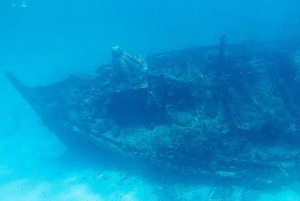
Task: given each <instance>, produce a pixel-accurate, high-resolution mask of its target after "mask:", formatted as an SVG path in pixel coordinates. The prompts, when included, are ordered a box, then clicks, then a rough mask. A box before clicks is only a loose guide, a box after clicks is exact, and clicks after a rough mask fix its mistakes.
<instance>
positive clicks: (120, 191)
mask: <svg viewBox="0 0 300 201" xmlns="http://www.w3.org/2000/svg"><path fill="white" fill-rule="evenodd" d="M299 8H300V1H297V0H260V1H259V0H253V1H242V0H235V1H233V0H223V1H221V0H213V1H202V0H197V1H196V0H191V1H179V0H174V1H156V0H152V1H150V0H143V1H134V0H127V1H121V0H116V1H112V0H102V1H100V0H98V1H96V0H86V1H83V0H75V1H69V0H65V1H58V0H52V1H49V0H39V1H37V0H35V1H34V0H25V1H20V0H7V1H1V2H0V54H1V56H0V68H1V70H2V71H5V70H9V71H12V72H13V73H15V74H16V75H17V77H18V78H20V80H21V81H22V82H23V83H25V84H26V85H28V86H37V85H46V84H50V83H54V82H56V81H59V80H62V79H64V78H66V77H68V76H69V75H70V74H78V73H87V72H91V71H93V70H95V69H96V68H97V67H98V66H99V65H100V64H105V63H109V62H110V59H111V55H110V48H111V47H112V46H114V45H116V44H117V45H119V46H121V47H122V48H123V49H124V50H125V51H126V52H129V53H131V54H136V55H137V54H141V55H147V54H152V53H157V52H163V51H168V50H173V49H180V48H184V47H195V46H202V45H211V44H217V43H218V42H219V38H220V36H221V35H222V33H224V32H226V33H227V38H228V41H227V42H228V43H240V42H243V41H268V40H275V39H289V38H294V37H298V35H299V34H300V12H299ZM0 89H1V90H0V93H1V96H0V97H1V98H0V123H1V124H0V125H1V126H0V156H1V157H0V200H5V201H14V200H22V201H23V200H24V201H27V200H28V201H29V200H30V201H37V200H62V201H73V200H75V201H76V200H78V201H81V200H89V201H94V200H99V201H100V200H101V201H102V200H124V201H125V200H126V201H129V200H130V201H136V200H155V201H156V200H162V198H163V199H164V200H167V199H169V200H172V199H175V198H180V199H179V200H208V197H209V195H210V193H211V192H212V189H213V188H212V187H208V186H205V185H201V184H199V185H198V186H184V184H176V185H172V184H167V185H158V184H153V183H151V182H150V181H148V180H144V179H143V178H140V177H138V176H134V175H128V174H127V173H126V171H124V170H121V169H119V168H118V167H117V166H116V167H113V168H107V167H101V166H98V165H95V164H94V163H93V162H91V161H88V160H85V159H84V158H82V156H76V155H74V154H72V152H71V151H69V150H68V149H67V148H66V147H65V146H64V145H63V144H62V143H61V142H60V141H59V140H58V139H57V138H56V136H55V135H54V134H53V133H52V132H50V131H49V130H47V128H46V127H44V126H43V125H42V124H41V122H40V119H39V117H38V116H37V115H36V114H35V112H34V111H33V110H32V109H31V107H30V106H29V105H28V104H27V103H26V102H25V100H24V99H23V98H22V97H21V96H20V95H19V94H18V93H17V92H16V91H15V89H13V87H12V86H11V85H10V84H9V83H8V81H7V79H6V78H5V77H4V76H3V75H0ZM298 187H300V185H298ZM232 191H233V192H236V194H238V192H239V191H240V189H238V188H233V189H232ZM174 192H176V193H174ZM299 192H300V189H298V188H297V185H295V187H294V188H293V189H284V188H283V189H281V190H279V191H276V192H261V194H262V195H261V196H260V197H259V198H257V197H256V198H255V196H254V195H253V196H252V198H251V199H252V200H258V199H259V200H274V201H275V200H294V201H295V200H300V194H299ZM179 194H180V195H179ZM250 194H251V192H250V193H249V195H250ZM166 195H168V196H166ZM250 197H251V196H250ZM249 199H250V198H249ZM223 200H226V198H223ZM235 200H240V198H239V197H238V196H237V197H236V198H235Z"/></svg>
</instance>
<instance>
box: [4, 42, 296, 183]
mask: <svg viewBox="0 0 300 201" xmlns="http://www.w3.org/2000/svg"><path fill="white" fill-rule="evenodd" d="M224 45H225V44H222V43H221V47H220V46H209V47H200V48H190V49H184V50H179V51H172V52H166V53H161V54H156V55H151V56H148V57H147V58H146V59H141V58H138V57H134V56H131V55H129V54H127V53H124V52H122V51H121V49H120V48H118V47H114V48H113V54H112V55H113V62H112V64H111V65H103V66H100V67H99V69H98V70H96V71H95V72H94V73H90V74H86V75H77V76H71V77H69V78H68V79H65V80H63V81H60V82H58V83H55V84H52V85H49V86H40V87H35V88H28V87H26V86H24V85H22V84H21V83H20V82H19V81H18V80H17V79H16V78H15V77H14V75H13V74H11V73H6V76H7V77H8V79H9V80H10V81H11V83H12V84H13V86H14V87H15V88H16V89H17V90H18V91H19V92H20V94H21V95H22V96H23V97H24V98H25V99H26V100H27V101H28V103H29V104H30V105H31V106H32V107H33V109H34V110H35V111H36V113H37V114H38V115H39V116H40V117H41V119H42V121H43V123H44V125H46V126H47V127H48V128H49V129H50V130H52V131H53V132H55V133H56V135H57V136H58V137H59V138H60V139H61V140H62V141H63V142H64V143H65V144H66V145H68V146H70V147H72V148H73V149H79V150H84V149H89V148H90V147H91V148H92V149H93V154H94V155H98V153H99V155H100V153H102V152H107V153H113V154H115V155H118V156H120V157H123V158H128V159H134V160H135V159H137V160H139V159H141V160H142V161H144V162H145V163H147V164H149V165H153V166H155V167H158V168H161V169H163V170H167V171H172V172H173V171H175V172H177V173H178V174H186V175H191V176H195V177H197V176H200V175H209V176H213V177H217V178H225V179H227V178H229V179H237V180H239V179H243V180H244V179H249V181H250V180H251V182H253V184H255V185H260V186H261V185H266V186H270V185H274V184H276V185H278V181H280V184H281V185H282V183H283V182H284V181H291V180H296V179H299V176H300V174H299V173H298V170H299V158H300V146H299V140H300V137H299V134H300V132H299V129H300V122H299V120H298V119H299V115H300V101H299V100H300V91H299V88H300V42H299V41H296V42H295V41H278V42H267V43H256V44H235V45H227V46H226V48H225V46H224Z"/></svg>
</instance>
